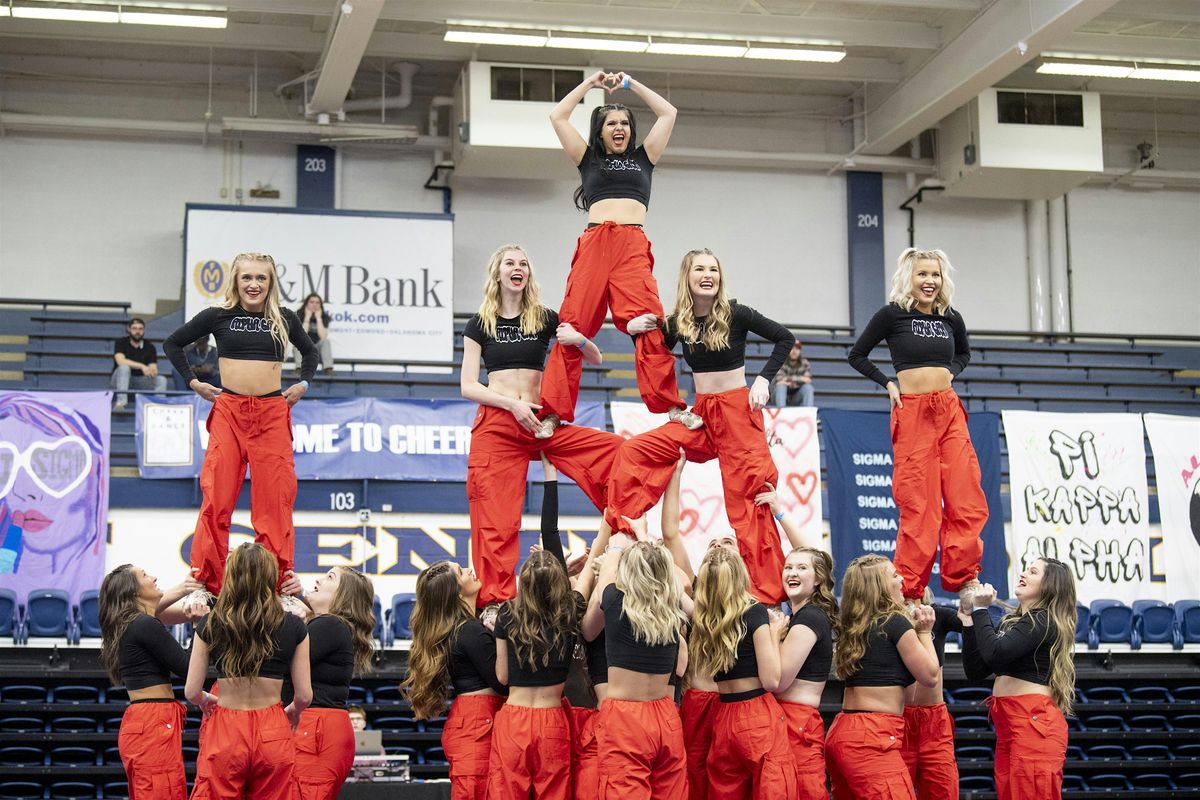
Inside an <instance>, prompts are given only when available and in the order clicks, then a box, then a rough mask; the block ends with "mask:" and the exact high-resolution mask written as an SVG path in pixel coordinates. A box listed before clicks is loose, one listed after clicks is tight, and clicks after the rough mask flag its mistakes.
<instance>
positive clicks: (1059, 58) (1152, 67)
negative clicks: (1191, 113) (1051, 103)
mask: <svg viewBox="0 0 1200 800" xmlns="http://www.w3.org/2000/svg"><path fill="white" fill-rule="evenodd" d="M1046 57H1047V58H1049V59H1050V60H1047V61H1043V62H1042V64H1040V65H1039V66H1038V68H1037V71H1038V73H1040V74H1042V75H1078V76H1080V77H1083V78H1133V79H1135V80H1143V81H1181V82H1186V83H1200V62H1195V61H1158V60H1152V61H1145V60H1142V59H1140V58H1134V59H1124V60H1121V61H1108V60H1105V59H1101V58H1096V57H1092V56H1082V55H1075V56H1073V58H1078V59H1087V60H1086V61H1085V60H1080V61H1074V60H1069V59H1071V58H1072V56H1071V54H1067V53H1062V54H1047V55H1046ZM1064 59H1067V60H1064Z"/></svg>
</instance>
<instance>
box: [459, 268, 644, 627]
mask: <svg viewBox="0 0 1200 800" xmlns="http://www.w3.org/2000/svg"><path fill="white" fill-rule="evenodd" d="M539 298H540V289H539V287H538V284H537V281H536V280H534V277H533V266H532V265H531V264H530V263H529V256H527V255H526V254H525V251H524V250H522V249H521V248H520V247H518V246H516V245H505V246H504V247H501V248H500V249H498V250H496V252H495V253H493V254H492V257H491V260H490V261H489V263H488V274H487V279H486V280H485V281H484V287H483V303H482V305H480V307H479V313H478V314H476V315H475V316H473V317H472V318H471V319H470V320H469V321H468V322H467V326H466V329H465V330H464V331H463V363H462V374H461V387H462V396H463V397H464V398H466V399H467V400H473V401H474V402H476V403H479V411H478V413H477V414H476V415H475V422H474V426H473V428H472V432H471V452H470V454H469V455H468V456H467V500H468V501H469V503H470V512H471V562H472V564H473V565H474V567H475V572H476V574H478V575H479V578H480V579H481V580H482V581H483V590H482V591H481V592H480V593H479V596H478V597H477V598H476V602H478V603H479V605H480V607H481V608H482V607H485V606H489V605H490V606H493V607H495V606H498V604H499V603H501V602H503V601H505V600H508V599H509V598H511V597H513V595H514V594H515V593H516V582H515V581H514V579H513V571H514V569H515V567H516V566H517V561H518V559H519V557H520V543H519V541H518V534H519V532H520V530H521V506H522V503H523V501H524V491H523V489H524V486H525V479H526V474H527V472H528V469H529V460H530V458H532V457H534V455H535V454H536V453H539V452H541V453H543V454H544V456H545V457H546V458H547V459H548V460H549V462H550V463H551V464H553V465H554V466H555V467H557V468H558V469H559V470H561V471H562V472H563V473H565V474H566V475H568V476H570V477H571V478H572V479H573V480H574V481H575V482H576V484H578V486H579V488H580V489H582V490H583V492H584V493H585V494H586V495H587V496H588V499H589V500H591V501H592V503H594V504H595V506H596V508H601V509H602V508H604V507H605V504H606V503H607V499H608V486H607V483H608V479H609V473H610V472H611V470H612V464H613V460H614V459H615V458H616V452H617V448H618V447H619V446H620V443H621V438H620V437H619V436H617V435H616V434H612V433H608V432H607V431H599V430H595V429H593V428H585V427H580V426H577V425H571V426H564V427H563V429H562V430H560V431H559V432H558V433H557V434H556V435H555V436H554V437H553V439H551V440H549V441H539V440H538V439H535V438H534V435H533V434H534V432H535V431H536V430H537V429H538V425H539V422H538V419H537V417H536V416H535V415H534V412H535V411H537V410H538V409H539V408H540V407H539V406H538V405H537V404H536V402H535V400H536V398H537V396H538V392H539V391H540V387H541V383H542V363H543V361H544V360H545V358H546V348H547V347H548V346H549V343H550V338H551V337H555V338H556V339H557V341H558V342H559V345H560V347H561V346H563V345H566V346H569V347H571V348H572V349H574V350H578V351H581V352H582V353H583V354H584V357H585V358H586V359H587V360H588V362H589V363H592V364H599V363H601V361H602V360H603V357H602V356H601V354H600V350H599V349H598V348H597V347H596V345H595V343H593V342H590V341H588V340H587V339H586V338H584V336H583V335H582V334H580V333H579V332H577V331H576V330H575V329H574V328H572V327H571V325H569V324H566V323H563V324H560V323H559V317H558V315H557V314H556V313H555V312H554V311H552V310H551V309H548V308H546V307H545V306H543V305H542V304H541V301H540V299H539ZM481 364H482V365H483V366H484V367H486V368H487V371H488V383H487V385H484V384H483V383H481V382H480V380H479V368H480V365H481ZM572 407H573V406H572Z"/></svg>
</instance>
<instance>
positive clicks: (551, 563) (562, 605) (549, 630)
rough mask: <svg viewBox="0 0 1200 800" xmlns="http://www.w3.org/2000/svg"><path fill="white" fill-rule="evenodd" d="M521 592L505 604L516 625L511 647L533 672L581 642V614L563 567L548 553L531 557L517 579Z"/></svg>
mask: <svg viewBox="0 0 1200 800" xmlns="http://www.w3.org/2000/svg"><path fill="white" fill-rule="evenodd" d="M517 581H518V586H519V587H520V590H519V591H518V592H517V596H516V597H514V598H513V599H512V600H509V601H508V602H507V603H506V604H505V608H506V609H507V610H508V614H509V616H511V617H512V623H511V624H510V625H509V626H508V645H509V647H511V648H512V649H513V653H514V654H515V655H516V657H517V663H519V664H523V665H524V666H526V667H527V668H529V669H531V670H536V669H537V668H538V667H547V666H549V665H550V659H551V658H552V657H553V656H554V655H555V654H558V653H564V652H570V650H571V648H573V647H574V645H575V643H576V642H577V641H578V640H579V613H578V607H577V606H576V603H575V600H574V598H573V596H572V594H571V582H570V579H569V578H567V571H566V570H565V569H563V567H562V564H560V563H559V562H558V560H557V559H556V558H555V557H554V556H552V555H551V554H550V553H548V552H547V551H545V550H539V551H537V552H536V553H532V554H530V556H529V558H527V559H525V563H524V564H522V565H521V572H520V574H519V575H518V576H517Z"/></svg>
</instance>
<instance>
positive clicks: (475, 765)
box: [442, 694, 504, 800]
mask: <svg viewBox="0 0 1200 800" xmlns="http://www.w3.org/2000/svg"><path fill="white" fill-rule="evenodd" d="M503 705H504V698H503V697H499V696H497V695H490V694H460V695H459V696H458V697H456V698H454V702H453V703H452V704H451V705H450V714H449V716H447V717H446V727H445V728H443V729H442V750H443V751H445V753H446V760H447V761H449V762H450V797H451V800H486V798H487V796H488V794H487V782H488V762H489V759H490V758H491V755H492V728H493V727H494V725H495V722H496V712H498V711H499V710H500V708H501V706H503Z"/></svg>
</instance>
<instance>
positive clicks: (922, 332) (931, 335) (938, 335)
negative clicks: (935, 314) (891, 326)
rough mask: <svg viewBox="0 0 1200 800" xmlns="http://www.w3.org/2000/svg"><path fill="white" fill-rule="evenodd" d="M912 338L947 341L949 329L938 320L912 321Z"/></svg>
mask: <svg viewBox="0 0 1200 800" xmlns="http://www.w3.org/2000/svg"><path fill="white" fill-rule="evenodd" d="M912 332H913V336H920V337H921V338H922V339H949V338H950V329H949V328H947V327H946V323H944V322H942V321H941V320H940V319H914V320H913V321H912Z"/></svg>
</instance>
